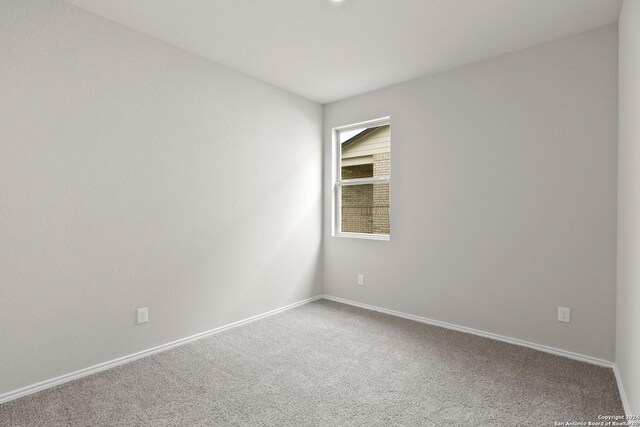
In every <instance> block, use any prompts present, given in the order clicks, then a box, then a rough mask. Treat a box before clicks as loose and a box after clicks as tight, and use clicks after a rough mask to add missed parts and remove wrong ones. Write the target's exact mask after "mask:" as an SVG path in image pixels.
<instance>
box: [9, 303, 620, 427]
mask: <svg viewBox="0 0 640 427" xmlns="http://www.w3.org/2000/svg"><path fill="white" fill-rule="evenodd" d="M623 413H624V411H623V409H622V404H621V401H620V396H619V394H618V390H617V387H616V382H615V378H614V375H613V371H612V370H611V369H607V368H602V367H598V366H594V365H590V364H587V363H583V362H577V361H573V360H570V359H566V358H563V357H558V356H554V355H550V354H546V353H541V352H538V351H535V350H531V349H528V348H523V347H518V346H514V345H510V344H506V343H502V342H498V341H493V340H489V339H486V338H481V337H477V336H473V335H468V334H464V333H460V332H455V331H450V330H447V329H442V328H438V327H434V326H429V325H424V324H421V323H416V322H412V321H409V320H404V319H401V318H397V317H393V316H388V315H385V314H381V313H376V312H372V311H368V310H362V309H358V308H354V307H351V306H347V305H343V304H337V303H333V302H329V301H325V300H322V301H317V302H314V303H310V304H306V305H304V306H301V307H298V308H295V309H293V310H289V311H286V312H284V313H280V314H277V315H275V316H271V317H268V318H265V319H262V320H259V321H256V322H253V323H250V324H247V325H244V326H241V327H238V328H234V329H229V330H226V331H223V332H221V333H219V334H216V335H213V336H211V337H208V338H204V339H202V340H199V341H196V342H193V343H190V344H187V345H184V346H180V347H178V348H175V349H172V350H169V351H166V352H162V353H158V354H155V355H153V356H150V357H147V358H144V359H140V360H137V361H135V362H132V363H128V364H126V365H122V366H120V367H116V368H114V369H111V370H108V371H104V372H101V373H98V374H95V375H91V376H88V377H85V378H82V379H80V380H77V381H73V382H70V383H67V384H64V385H61V386H58V387H55V388H52V389H49V390H45V391H42V392H40V393H37V394H33V395H30V396H27V397H24V398H21V399H17V400H14V401H12V402H8V403H5V404H3V405H0V425H2V426H5V425H9V426H14V425H15V426H31V425H38V426H57V425H78V426H100V425H105V426H106V425H109V426H111V425H117V426H129V425H132V426H135V425H140V426H162V425H185V426H191V425H221V426H222V425H243V426H244V425H251V426H260V425H268V426H276V425H277V426H315V425H322V426H341V425H366V426H388V425H404V426H442V425H454V426H455V425H460V426H541V425H550V426H552V425H554V421H559V422H566V421H588V420H592V421H597V420H598V415H600V414H602V415H614V414H618V415H621V414H623Z"/></svg>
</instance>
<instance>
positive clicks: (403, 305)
mask: <svg viewBox="0 0 640 427" xmlns="http://www.w3.org/2000/svg"><path fill="white" fill-rule="evenodd" d="M387 115H389V116H391V240H390V241H388V242H385V241H372V240H360V239H349V238H342V237H332V235H331V228H332V227H331V218H332V214H331V184H332V182H331V165H332V160H331V129H332V128H333V127H337V126H342V125H348V124H350V123H356V122H361V121H364V120H369V119H374V118H378V117H383V116H387ZM617 123H618V122H617V27H616V26H615V25H613V26H607V27H602V28H599V29H596V30H593V31H590V32H586V33H582V34H579V35H576V36H573V37H570V38H566V39H562V40H559V41H555V42H552V43H549V44H545V45H542V46H539V47H535V48H531V49H528V50H524V51H521V52H518V53H514V54H510V55H506V56H502V57H499V58H496V59H493V60H489V61H485V62H481V63H478V64H474V65H471V66H467V67H463V68H458V69H455V70H452V71H448V72H444V73H441V74H438V75H433V76H429V77H425V78H422V79H418V80H413V81H410V82H407V83H404V84H401V85H396V86H393V87H389V88H386V89H382V90H379V91H376V92H372V93H369V94H366V95H362V96H357V97H354V98H350V99H347V100H344V101H341V102H336V103H332V104H328V105H325V107H324V131H325V144H324V145H325V151H324V161H325V166H324V171H325V178H324V180H325V187H326V189H325V199H324V200H325V208H324V213H325V215H324V216H325V223H324V225H325V231H324V237H325V240H324V245H323V247H324V290H325V293H326V294H329V295H333V296H336V297H341V298H345V299H349V300H352V301H357V302H361V303H366V304H370V305H373V306H379V307H384V308H386V309H391V310H396V311H400V312H404V313H409V314H413V315H417V316H422V317H426V318H430V319H435V320H439V321H444V322H449V323H452V324H456V325H460V326H465V327H470V328H475V329H478V330H481V331H486V332H491V333H494V334H499V335H503V336H506V337H511V338H516V339H520V340H525V341H529V342H532V343H536V344H542V345H547V346H551V347H554V348H558V349H562V350H566V351H571V352H575V353H580V354H583V355H587V356H590V357H595V358H599V359H604V360H607V361H613V359H614V346H615V344H614V334H615V302H616V301H615V280H616V163H617V151H616V149H617ZM359 273H361V274H364V275H365V285H364V286H358V285H357V278H356V276H357V274H359ZM558 306H566V307H570V308H571V309H572V312H571V315H572V317H571V323H560V322H558V321H557V309H558Z"/></svg>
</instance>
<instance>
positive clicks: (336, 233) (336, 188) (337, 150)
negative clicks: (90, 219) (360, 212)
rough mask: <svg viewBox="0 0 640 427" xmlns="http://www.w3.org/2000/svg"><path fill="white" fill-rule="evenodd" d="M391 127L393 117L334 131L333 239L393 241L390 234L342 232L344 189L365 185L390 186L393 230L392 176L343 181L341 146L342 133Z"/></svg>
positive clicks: (343, 127) (355, 124) (337, 128)
mask: <svg viewBox="0 0 640 427" xmlns="http://www.w3.org/2000/svg"><path fill="white" fill-rule="evenodd" d="M385 125H391V117H389V116H387V117H380V118H379V119H373V120H367V121H364V122H359V123H353V124H350V125H346V126H339V127H335V128H333V129H332V132H331V133H332V138H333V141H332V145H333V152H332V156H333V162H332V168H331V169H332V171H331V172H332V177H333V185H332V188H333V197H332V206H331V209H332V212H333V216H332V218H333V224H332V230H333V237H348V238H355V239H366V240H386V241H388V240H391V235H390V234H369V233H350V232H343V231H341V230H340V227H341V225H342V204H341V201H342V187H346V186H349V185H365V184H384V183H386V184H389V228H390V229H391V176H390V175H387V176H381V177H375V178H356V179H342V178H341V174H340V157H341V155H342V151H341V148H342V147H341V144H340V132H342V131H345V130H349V129H356V128H362V127H367V128H371V127H378V126H385Z"/></svg>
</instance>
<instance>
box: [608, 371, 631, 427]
mask: <svg viewBox="0 0 640 427" xmlns="http://www.w3.org/2000/svg"><path fill="white" fill-rule="evenodd" d="M613 373H614V374H615V375H616V382H617V383H618V390H619V391H620V399H621V400H622V406H623V407H624V413H625V414H627V415H632V414H633V412H631V406H629V399H627V393H625V391H624V384H623V382H622V377H621V376H620V371H619V370H618V364H617V363H614V364H613ZM634 425H635V424H634Z"/></svg>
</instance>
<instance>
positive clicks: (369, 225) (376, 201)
mask: <svg viewBox="0 0 640 427" xmlns="http://www.w3.org/2000/svg"><path fill="white" fill-rule="evenodd" d="M341 198H342V200H341V206H342V212H341V218H342V224H341V231H342V232H344V233H367V234H386V235H389V234H390V228H389V183H388V182H387V183H380V184H361V185H347V186H344V187H342V191H341Z"/></svg>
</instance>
